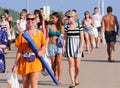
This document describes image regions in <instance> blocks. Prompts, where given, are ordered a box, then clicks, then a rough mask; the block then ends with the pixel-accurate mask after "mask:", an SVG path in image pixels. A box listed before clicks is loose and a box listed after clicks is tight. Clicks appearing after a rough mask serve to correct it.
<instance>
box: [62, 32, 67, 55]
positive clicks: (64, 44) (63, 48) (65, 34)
mask: <svg viewBox="0 0 120 88" xmlns="http://www.w3.org/2000/svg"><path fill="white" fill-rule="evenodd" d="M66 40H67V33H66V32H64V38H63V47H62V53H63V55H64V56H65V46H66Z"/></svg>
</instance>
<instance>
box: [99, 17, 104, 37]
mask: <svg viewBox="0 0 120 88" xmlns="http://www.w3.org/2000/svg"><path fill="white" fill-rule="evenodd" d="M104 31H105V23H104V17H103V18H102V25H101V32H100V36H103V33H104Z"/></svg>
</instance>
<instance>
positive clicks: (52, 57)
mask: <svg viewBox="0 0 120 88" xmlns="http://www.w3.org/2000/svg"><path fill="white" fill-rule="evenodd" d="M50 59H51V63H52V70H53V72H54V75H55V76H56V64H55V63H56V60H55V56H51V57H50Z"/></svg>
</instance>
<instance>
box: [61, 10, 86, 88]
mask: <svg viewBox="0 0 120 88" xmlns="http://www.w3.org/2000/svg"><path fill="white" fill-rule="evenodd" d="M74 17H75V13H74V12H70V14H69V16H67V18H68V21H69V22H68V24H67V25H66V27H65V34H64V45H63V52H65V53H66V57H67V58H68V62H69V74H70V78H71V81H72V85H71V86H70V87H69V88H73V87H75V85H78V84H79V71H80V58H81V55H82V51H83V45H84V33H83V30H82V28H80V27H78V26H77V25H76V22H75V19H74Z"/></svg>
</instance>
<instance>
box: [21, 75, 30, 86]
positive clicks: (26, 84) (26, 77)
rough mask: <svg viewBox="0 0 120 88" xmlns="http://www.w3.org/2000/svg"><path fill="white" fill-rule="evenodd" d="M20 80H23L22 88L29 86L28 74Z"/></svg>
mask: <svg viewBox="0 0 120 88" xmlns="http://www.w3.org/2000/svg"><path fill="white" fill-rule="evenodd" d="M22 80H23V88H29V86H30V74H27V75H25V76H22Z"/></svg>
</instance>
